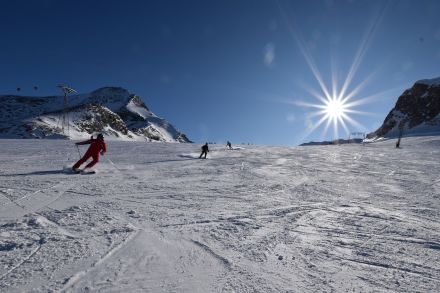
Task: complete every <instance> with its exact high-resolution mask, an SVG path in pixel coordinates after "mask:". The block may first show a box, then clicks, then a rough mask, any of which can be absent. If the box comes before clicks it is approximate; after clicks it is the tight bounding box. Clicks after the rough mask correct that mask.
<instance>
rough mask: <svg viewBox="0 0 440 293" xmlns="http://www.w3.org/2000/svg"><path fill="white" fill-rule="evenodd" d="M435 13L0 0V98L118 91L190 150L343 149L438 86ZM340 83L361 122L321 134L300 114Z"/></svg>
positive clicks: (439, 21) (417, 4)
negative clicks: (241, 146)
mask: <svg viewBox="0 0 440 293" xmlns="http://www.w3.org/2000/svg"><path fill="white" fill-rule="evenodd" d="M439 11H440V1H438V0H432V1H431V0H419V1H412V0H394V1H387V0H376V1H375V0H334V1H332V0H327V1H324V0H322V1H321V0H310V1H306V0H303V1H286V0H279V1H275V0H267V1H258V0H223V1H222V0H215V1H214V0H200V1H192V0H185V1H182V0H175V1H167V0H162V1H140V0H139V1H136V0H130V1H122V0H120V1H111V0H105V1H104V0H102V1H98V0H96V1H89V0H87V1H83V0H76V1H73V0H71V1H67V0H27V1H22V0H14V1H6V0H0V38H1V42H0V67H1V80H0V93H1V94H13V93H17V91H16V88H17V87H20V88H21V89H22V90H21V91H20V93H19V94H23V95H53V94H59V92H58V89H57V88H56V87H55V86H56V85H57V84H60V83H63V84H69V85H71V86H72V87H74V88H76V89H77V90H78V91H79V92H82V93H86V92H90V91H92V90H95V89H97V88H99V87H102V86H122V87H125V88H127V89H128V90H129V91H130V92H132V93H136V94H137V95H139V96H141V97H142V98H143V99H144V101H145V102H146V104H147V105H148V106H149V107H150V108H151V110H152V111H153V112H155V113H156V114H157V115H158V116H161V117H164V118H166V119H167V120H168V121H170V122H171V123H172V124H174V125H175V126H177V128H179V129H180V130H181V131H183V132H184V133H186V134H187V135H188V137H189V138H190V139H192V140H194V141H195V142H205V141H210V142H220V143H223V142H225V141H226V140H230V141H231V142H232V143H254V144H268V145H296V144H299V143H301V142H306V141H310V140H321V139H332V138H335V137H336V135H337V136H339V137H347V134H346V132H347V131H348V132H352V131H353V132H355V131H356V132H358V131H366V132H370V131H374V130H375V129H376V128H378V127H379V126H380V125H381V124H382V122H383V120H384V118H385V116H386V114H387V113H388V112H389V110H390V109H391V108H392V107H393V106H394V104H395V102H396V100H397V97H398V96H399V95H400V94H401V93H402V92H403V90H404V89H406V88H408V87H411V86H412V84H413V83H414V82H415V81H416V80H419V79H425V78H434V77H439V76H440V17H439ZM347 76H348V77H349V78H348V81H349V83H347V84H346V85H347V86H346V90H345V91H342V92H343V95H341V99H344V98H346V96H348V95H349V93H351V92H353V91H354V92H353V95H351V96H350V97H349V99H348V100H349V102H351V103H353V102H355V101H358V102H355V103H354V104H351V105H350V106H352V107H351V109H352V110H356V111H357V112H367V113H357V112H346V115H348V116H349V117H351V119H353V120H355V121H357V122H358V123H359V124H356V123H354V122H353V123H354V124H353V123H349V121H347V120H345V121H346V128H344V127H343V125H342V124H340V123H339V124H338V133H337V134H336V133H335V131H334V129H333V124H332V125H330V127H329V128H328V129H327V131H325V126H326V122H324V121H322V122H323V123H322V124H320V125H319V126H317V125H318V124H319V121H320V119H321V117H322V116H319V115H312V114H311V113H312V112H314V111H316V110H318V111H319V110H320V109H318V108H313V107H308V106H309V104H318V105H319V104H322V101H320V100H319V99H318V98H317V97H315V96H316V95H320V96H323V97H324V96H325V94H324V92H323V90H322V87H321V86H320V83H319V80H321V81H322V82H321V83H322V84H324V85H325V86H326V87H327V88H328V93H329V96H331V97H333V96H335V95H336V96H338V94H339V93H341V90H342V88H343V85H344V82H345V81H346V80H347ZM332 81H333V83H334V84H336V85H337V87H336V92H335V94H333V90H332V86H331V85H332ZM35 85H36V86H38V87H39V88H38V90H37V91H35V90H33V86H35ZM359 85H360V87H359ZM368 97H371V98H368ZM365 98H367V99H365ZM312 130H313V131H312Z"/></svg>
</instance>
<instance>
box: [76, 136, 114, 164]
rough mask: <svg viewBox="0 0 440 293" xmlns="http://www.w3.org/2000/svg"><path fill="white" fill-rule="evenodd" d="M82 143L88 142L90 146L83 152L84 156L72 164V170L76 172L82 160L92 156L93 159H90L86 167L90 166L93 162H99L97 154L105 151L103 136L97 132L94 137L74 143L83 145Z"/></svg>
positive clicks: (82, 162)
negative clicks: (96, 135)
mask: <svg viewBox="0 0 440 293" xmlns="http://www.w3.org/2000/svg"><path fill="white" fill-rule="evenodd" d="M84 144H90V146H89V149H88V150H87V152H86V153H85V154H84V156H83V157H82V158H81V159H80V160H79V161H78V162H76V164H75V165H73V167H72V170H73V171H75V172H78V171H79V167H80V166H81V165H82V164H84V162H85V161H87V160H88V159H89V158H90V157H91V158H93V161H91V162H90V163H89V164H88V165H87V166H86V168H91V167H93V166H95V164H96V163H98V162H99V154H101V155H103V154H104V153H105V152H106V151H107V148H106V146H105V142H104V136H103V135H102V134H101V133H100V134H98V137H97V138H96V139H94V138H93V137H92V138H91V139H89V140H86V141H82V142H77V143H76V145H84Z"/></svg>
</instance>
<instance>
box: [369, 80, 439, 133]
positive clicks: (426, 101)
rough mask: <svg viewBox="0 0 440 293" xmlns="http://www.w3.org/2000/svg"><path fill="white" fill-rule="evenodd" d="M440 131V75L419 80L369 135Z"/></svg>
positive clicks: (406, 91) (404, 93)
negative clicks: (439, 76) (380, 124)
mask: <svg viewBox="0 0 440 293" xmlns="http://www.w3.org/2000/svg"><path fill="white" fill-rule="evenodd" d="M439 133H440V78H436V79H425V80H419V81H417V82H416V83H415V84H414V85H413V87H412V88H410V89H407V90H405V91H404V92H403V94H402V95H401V96H400V97H399V99H398V100H397V103H396V106H395V107H394V108H393V109H392V110H391V111H390V113H389V114H388V115H387V117H386V118H385V121H384V123H383V124H382V126H381V127H380V128H379V129H378V130H376V131H375V132H373V133H370V134H368V136H367V137H368V138H370V139H374V138H378V137H397V136H399V135H423V134H439Z"/></svg>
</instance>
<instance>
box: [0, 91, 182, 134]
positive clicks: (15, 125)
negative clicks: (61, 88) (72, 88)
mask: <svg viewBox="0 0 440 293" xmlns="http://www.w3.org/2000/svg"><path fill="white" fill-rule="evenodd" d="M68 99H69V103H68V107H67V108H66V112H65V113H64V111H65V110H64V97H63V96H46V97H34V96H18V95H1V96H0V114H1V117H2V118H0V138H64V139H84V138H88V137H90V135H93V134H95V133H98V132H99V133H103V134H104V135H105V136H106V138H107V139H115V140H127V141H130V140H134V141H142V140H144V141H145V140H146V141H161V142H183V143H189V142H191V141H190V140H189V139H188V138H187V136H186V135H185V134H184V133H182V132H180V131H179V130H178V129H177V128H176V127H174V126H173V125H172V124H171V123H169V122H168V121H167V120H165V119H163V118H160V117H158V116H156V115H155V114H154V113H153V112H152V111H151V110H150V109H149V108H148V107H147V105H146V104H145V102H144V101H143V100H142V98H141V97H139V96H137V95H135V94H131V93H130V92H129V91H128V90H126V89H124V88H122V87H102V88H98V89H96V90H94V91H92V92H90V93H88V94H78V95H71V96H69V97H68ZM63 116H64V117H66V122H65V123H63ZM63 126H64V127H63ZM63 128H64V131H63Z"/></svg>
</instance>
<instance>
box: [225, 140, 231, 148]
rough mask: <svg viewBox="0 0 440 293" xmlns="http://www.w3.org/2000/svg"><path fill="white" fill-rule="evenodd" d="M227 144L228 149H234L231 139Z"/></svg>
mask: <svg viewBox="0 0 440 293" xmlns="http://www.w3.org/2000/svg"><path fill="white" fill-rule="evenodd" d="M226 146H227V147H228V149H230V150H232V144H231V142H230V141H229V140H228V142H227V143H226Z"/></svg>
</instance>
